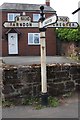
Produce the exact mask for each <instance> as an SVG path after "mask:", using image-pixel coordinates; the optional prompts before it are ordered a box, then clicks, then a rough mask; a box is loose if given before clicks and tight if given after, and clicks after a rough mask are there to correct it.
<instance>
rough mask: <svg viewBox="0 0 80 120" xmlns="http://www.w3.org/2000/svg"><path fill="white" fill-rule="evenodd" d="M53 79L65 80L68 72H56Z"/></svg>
mask: <svg viewBox="0 0 80 120" xmlns="http://www.w3.org/2000/svg"><path fill="white" fill-rule="evenodd" d="M54 76H55V78H67V77H68V76H69V72H68V71H57V72H55V73H54Z"/></svg>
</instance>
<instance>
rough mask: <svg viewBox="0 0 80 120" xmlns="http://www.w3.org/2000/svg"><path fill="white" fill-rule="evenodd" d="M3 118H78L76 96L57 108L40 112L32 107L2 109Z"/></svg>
mask: <svg viewBox="0 0 80 120" xmlns="http://www.w3.org/2000/svg"><path fill="white" fill-rule="evenodd" d="M2 117H3V118H79V100H78V94H74V95H73V96H71V97H69V98H67V99H65V100H64V101H63V103H62V104H61V105H59V106H58V107H54V108H53V107H45V108H42V109H40V110H36V109H34V107H32V106H15V107H14V106H13V107H10V108H7V107H6V108H3V109H2Z"/></svg>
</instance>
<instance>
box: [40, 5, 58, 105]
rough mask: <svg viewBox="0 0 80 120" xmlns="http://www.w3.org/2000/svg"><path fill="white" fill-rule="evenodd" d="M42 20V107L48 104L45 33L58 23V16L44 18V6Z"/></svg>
mask: <svg viewBox="0 0 80 120" xmlns="http://www.w3.org/2000/svg"><path fill="white" fill-rule="evenodd" d="M40 10H41V18H40V20H39V31H40V48H41V99H42V105H46V106H47V104H48V94H47V75H46V42H45V31H46V26H48V25H51V24H53V23H56V21H57V15H56V14H55V15H54V16H51V17H50V18H47V19H45V18H44V13H43V10H44V6H41V7H40Z"/></svg>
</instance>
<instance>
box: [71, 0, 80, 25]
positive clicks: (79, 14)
mask: <svg viewBox="0 0 80 120" xmlns="http://www.w3.org/2000/svg"><path fill="white" fill-rule="evenodd" d="M77 12H78V23H79V24H80V1H79V2H78V9H77V10H75V11H74V12H73V13H72V14H75V13H77Z"/></svg>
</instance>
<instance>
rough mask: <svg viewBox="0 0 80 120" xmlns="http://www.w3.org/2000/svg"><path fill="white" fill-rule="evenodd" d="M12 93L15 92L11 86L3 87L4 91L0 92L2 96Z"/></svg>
mask: <svg viewBox="0 0 80 120" xmlns="http://www.w3.org/2000/svg"><path fill="white" fill-rule="evenodd" d="M14 91H15V90H14V88H13V86H11V85H6V86H4V89H3V90H2V92H3V94H10V93H12V92H14Z"/></svg>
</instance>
